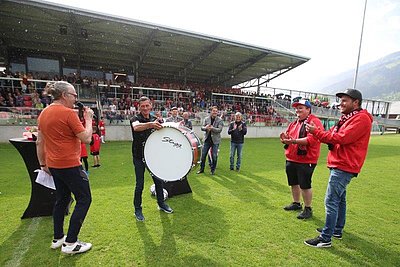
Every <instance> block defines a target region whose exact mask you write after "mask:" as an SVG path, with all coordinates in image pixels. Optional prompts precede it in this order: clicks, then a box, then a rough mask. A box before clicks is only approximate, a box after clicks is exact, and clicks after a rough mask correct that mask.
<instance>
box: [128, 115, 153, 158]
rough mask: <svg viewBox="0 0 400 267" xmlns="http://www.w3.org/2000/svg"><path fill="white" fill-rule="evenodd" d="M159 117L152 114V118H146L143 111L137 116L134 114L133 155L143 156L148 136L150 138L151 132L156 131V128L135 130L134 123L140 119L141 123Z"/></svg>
mask: <svg viewBox="0 0 400 267" xmlns="http://www.w3.org/2000/svg"><path fill="white" fill-rule="evenodd" d="M156 119H157V118H156V117H154V116H151V115H150V118H148V119H146V118H145V117H143V115H142V114H141V113H139V114H138V115H136V116H133V118H132V119H131V131H132V140H133V142H132V156H133V157H134V158H137V159H142V158H143V152H144V145H145V143H146V140H147V138H149V136H150V134H151V133H152V132H153V131H154V129H147V130H144V131H141V132H135V131H133V127H132V123H133V122H135V121H138V122H140V123H146V122H152V121H155V120H156Z"/></svg>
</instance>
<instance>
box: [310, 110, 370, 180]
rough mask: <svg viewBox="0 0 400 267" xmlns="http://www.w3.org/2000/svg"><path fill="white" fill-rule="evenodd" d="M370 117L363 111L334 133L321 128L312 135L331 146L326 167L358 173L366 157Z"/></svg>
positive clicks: (332, 129)
mask: <svg viewBox="0 0 400 267" xmlns="http://www.w3.org/2000/svg"><path fill="white" fill-rule="evenodd" d="M372 121H373V119H372V116H371V114H369V113H368V111H366V110H365V109H363V110H361V111H360V112H359V113H357V114H356V115H354V116H353V117H351V118H350V119H348V120H347V121H346V122H345V123H344V124H343V125H342V126H341V127H340V129H339V131H337V132H335V131H334V128H335V126H334V127H332V128H331V129H330V130H329V131H324V130H323V129H322V128H320V129H316V130H315V132H314V133H313V134H314V135H315V136H316V137H317V138H318V139H319V140H320V141H321V142H323V143H326V144H332V145H333V149H332V150H330V151H329V153H328V167H329V168H337V169H339V170H342V171H346V172H350V173H359V172H360V170H361V167H362V165H363V164H364V161H365V157H366V156H367V150H368V143H369V137H370V135H371V127H372Z"/></svg>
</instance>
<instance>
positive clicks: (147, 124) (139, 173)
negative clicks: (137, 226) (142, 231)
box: [131, 96, 173, 221]
mask: <svg viewBox="0 0 400 267" xmlns="http://www.w3.org/2000/svg"><path fill="white" fill-rule="evenodd" d="M151 109H152V104H151V102H150V99H149V98H147V97H145V96H142V97H141V98H140V99H139V114H138V115H136V116H134V117H133V118H132V119H131V126H132V128H131V129H132V139H133V143H132V156H133V164H134V166H135V176H136V186H135V194H134V198H133V205H134V207H135V217H136V219H137V220H138V221H144V216H143V212H142V193H143V186H144V170H145V163H144V160H143V155H144V144H145V143H146V141H147V138H148V137H149V136H150V134H151V133H152V132H153V131H154V130H160V129H161V128H162V125H161V124H160V123H159V122H158V121H157V118H156V117H154V116H152V115H150V111H151ZM152 178H153V181H154V184H155V187H156V195H157V204H158V209H159V210H162V211H164V212H166V213H172V212H173V210H172V209H171V208H170V207H169V206H168V205H167V204H166V203H165V202H164V192H163V186H162V181H161V180H159V179H157V178H156V177H153V176H152Z"/></svg>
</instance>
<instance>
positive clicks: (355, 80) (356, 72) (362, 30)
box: [353, 0, 367, 89]
mask: <svg viewBox="0 0 400 267" xmlns="http://www.w3.org/2000/svg"><path fill="white" fill-rule="evenodd" d="M366 10H367V0H365V5H364V15H363V21H362V26H361V37H360V46H359V47H358V57H357V67H356V71H355V73H354V81H353V88H354V89H356V85H357V76H358V67H359V65H360V54H361V44H362V38H363V32H364V21H365V11H366Z"/></svg>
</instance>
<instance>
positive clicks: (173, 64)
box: [0, 0, 309, 86]
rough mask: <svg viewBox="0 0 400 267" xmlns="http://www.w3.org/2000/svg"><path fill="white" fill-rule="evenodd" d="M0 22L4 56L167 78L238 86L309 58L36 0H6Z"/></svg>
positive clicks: (1, 4)
mask: <svg viewBox="0 0 400 267" xmlns="http://www.w3.org/2000/svg"><path fill="white" fill-rule="evenodd" d="M0 25H1V27H0V54H1V51H3V57H7V55H8V57H9V56H10V54H11V56H12V55H13V54H15V53H24V54H26V55H28V56H37V55H44V56H49V55H52V56H53V57H54V58H57V59H62V61H63V62H64V63H63V66H64V67H74V68H77V67H78V66H80V68H81V69H92V70H93V69H97V70H105V71H109V70H111V71H121V72H127V73H135V74H136V75H139V77H148V78H156V79H161V80H172V81H187V82H197V83H209V84H218V85H223V86H233V85H237V84H240V83H243V82H248V81H250V80H253V79H256V78H260V77H263V76H266V75H267V77H268V79H269V80H270V79H273V78H275V77H277V76H279V75H281V74H283V73H285V72H287V71H289V70H291V69H293V68H295V67H297V66H299V65H301V64H303V63H305V62H307V61H308V60H309V58H307V57H302V56H298V55H293V54H289V53H285V52H281V51H276V50H271V49H267V48H262V47H257V46H254V45H249V44H244V43H240V42H236V41H231V40H224V39H221V38H218V37H213V36H207V35H203V34H198V33H193V32H189V31H184V30H180V29H174V28H169V27H165V26H161V25H155V24H150V23H146V22H142V21H137V20H132V19H128V18H123V17H118V16H111V15H107V14H103V13H98V12H93V11H88V10H82V9H77V8H74V7H70V6H64V5H59V4H54V3H50V2H45V1H37V0H35V1H27V0H0ZM5 51H7V52H5ZM4 54H5V55H4ZM0 56H1V55H0ZM135 70H136V71H135Z"/></svg>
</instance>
